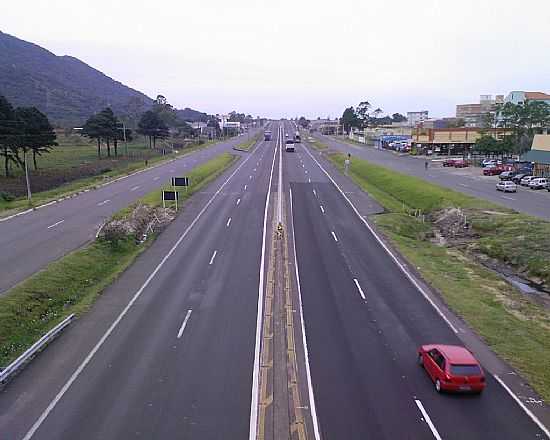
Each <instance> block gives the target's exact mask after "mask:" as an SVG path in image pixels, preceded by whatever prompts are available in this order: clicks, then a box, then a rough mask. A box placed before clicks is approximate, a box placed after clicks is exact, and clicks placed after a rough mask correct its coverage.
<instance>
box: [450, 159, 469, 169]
mask: <svg viewBox="0 0 550 440" xmlns="http://www.w3.org/2000/svg"><path fill="white" fill-rule="evenodd" d="M454 162H455V163H454V167H455V168H466V167H467V166H469V164H468V161H466V160H463V159H460V160H455V161H454Z"/></svg>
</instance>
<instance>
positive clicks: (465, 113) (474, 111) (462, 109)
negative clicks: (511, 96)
mask: <svg viewBox="0 0 550 440" xmlns="http://www.w3.org/2000/svg"><path fill="white" fill-rule="evenodd" d="M503 102H504V95H496V96H495V98H494V99H493V96H492V95H481V96H480V97H479V103H477V104H458V105H457V106H456V117H457V118H458V119H463V120H464V127H472V128H476V127H478V128H481V127H483V126H484V119H485V117H486V115H487V114H490V113H494V111H495V106H496V105H497V104H502V103H503Z"/></svg>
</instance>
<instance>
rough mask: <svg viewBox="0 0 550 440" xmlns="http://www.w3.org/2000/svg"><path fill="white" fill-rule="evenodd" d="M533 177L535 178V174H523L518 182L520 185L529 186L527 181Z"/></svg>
mask: <svg viewBox="0 0 550 440" xmlns="http://www.w3.org/2000/svg"><path fill="white" fill-rule="evenodd" d="M533 179H536V177H535V176H525V177H524V178H523V179H521V181H520V182H519V184H520V185H521V186H529V183H530V182H531V180H533Z"/></svg>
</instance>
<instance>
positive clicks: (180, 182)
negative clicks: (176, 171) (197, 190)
mask: <svg viewBox="0 0 550 440" xmlns="http://www.w3.org/2000/svg"><path fill="white" fill-rule="evenodd" d="M172 186H189V177H172Z"/></svg>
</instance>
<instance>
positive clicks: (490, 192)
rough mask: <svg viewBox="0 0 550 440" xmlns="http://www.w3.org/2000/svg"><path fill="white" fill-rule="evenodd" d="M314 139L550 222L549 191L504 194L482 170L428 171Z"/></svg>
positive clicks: (414, 161) (389, 155)
mask: <svg viewBox="0 0 550 440" xmlns="http://www.w3.org/2000/svg"><path fill="white" fill-rule="evenodd" d="M312 136H313V137H314V138H317V139H318V140H320V141H321V142H322V143H324V144H325V145H327V146H329V147H330V148H331V149H333V150H336V151H341V152H343V153H350V154H351V155H352V160H353V156H356V157H359V158H361V159H365V160H368V161H370V162H372V163H375V164H378V165H382V166H385V167H386V168H389V169H393V170H395V171H399V172H401V173H404V174H409V175H411V176H417V177H421V178H422V179H426V180H428V181H429V182H433V183H436V184H438V185H441V186H444V187H447V188H451V189H454V190H455V191H459V192H463V193H465V194H469V195H472V196H475V197H479V198H482V199H485V200H489V201H491V202H494V203H498V204H500V205H504V206H506V207H508V208H512V209H515V210H517V211H519V212H524V213H525V214H530V215H533V216H536V217H542V218H544V219H550V193H549V192H548V191H544V190H542V191H533V190H530V189H528V188H524V187H519V186H518V192H517V193H507V194H504V193H502V192H499V191H496V189H495V184H496V182H497V181H498V178H497V177H489V176H483V175H482V172H481V169H478V175H474V176H472V175H471V173H470V171H469V170H467V171H466V170H462V169H454V168H443V167H442V166H441V164H440V163H435V162H432V163H431V165H430V166H429V168H428V170H426V169H425V168H424V160H421V159H418V158H415V157H413V156H409V155H399V154H397V153H395V152H392V151H389V150H378V149H376V148H374V147H370V146H366V145H365V146H360V145H355V144H350V143H347V142H345V141H344V140H336V139H335V138H332V137H329V136H323V135H321V134H319V133H314V134H313V135H312Z"/></svg>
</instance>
